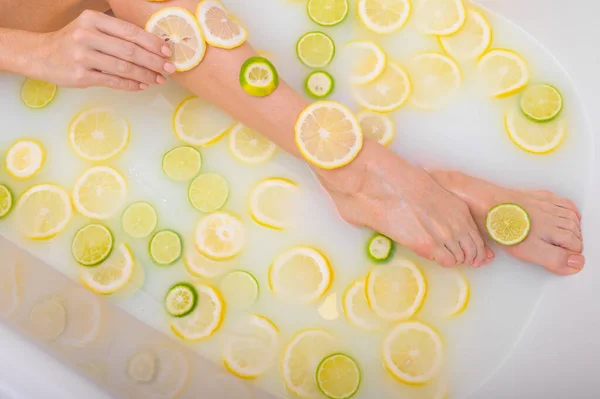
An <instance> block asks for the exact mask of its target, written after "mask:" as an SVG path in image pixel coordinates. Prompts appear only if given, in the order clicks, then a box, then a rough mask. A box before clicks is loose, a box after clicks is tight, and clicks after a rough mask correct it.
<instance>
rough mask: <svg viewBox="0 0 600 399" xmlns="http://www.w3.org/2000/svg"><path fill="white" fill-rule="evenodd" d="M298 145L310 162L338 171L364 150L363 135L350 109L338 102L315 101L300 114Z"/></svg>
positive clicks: (297, 130) (297, 123)
mask: <svg viewBox="0 0 600 399" xmlns="http://www.w3.org/2000/svg"><path fill="white" fill-rule="evenodd" d="M295 132H296V134H295V136H296V145H297V146H298V148H299V149H300V152H301V153H302V155H303V156H304V158H306V160H307V161H309V162H310V163H312V164H314V165H316V166H318V167H320V168H323V169H335V168H340V167H342V166H344V165H347V164H349V163H350V162H352V161H353V160H354V158H356V157H357V156H358V153H359V152H360V150H361V149H362V145H363V135H362V132H361V130H360V125H359V124H358V121H357V120H356V118H355V117H354V115H352V113H351V112H350V110H349V109H348V108H346V107H345V106H344V105H342V104H340V103H338V102H335V101H318V102H315V103H313V104H311V105H309V106H308V107H306V109H304V111H302V113H301V114H300V116H299V117H298V121H297V122H296V127H295Z"/></svg>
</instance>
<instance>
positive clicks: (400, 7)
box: [358, 0, 412, 34]
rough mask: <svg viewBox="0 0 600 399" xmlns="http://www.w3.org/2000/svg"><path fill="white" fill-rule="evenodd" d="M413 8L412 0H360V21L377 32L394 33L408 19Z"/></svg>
mask: <svg viewBox="0 0 600 399" xmlns="http://www.w3.org/2000/svg"><path fill="white" fill-rule="evenodd" d="M411 10H412V3H411V1H410V0H358V17H359V18H360V21H361V22H362V23H363V24H364V25H365V26H366V27H367V28H368V29H370V30H372V31H373V32H375V33H382V34H387V33H392V32H395V31H397V30H399V29H401V28H402V27H403V26H404V25H405V24H406V21H408V17H409V16H410V13H411Z"/></svg>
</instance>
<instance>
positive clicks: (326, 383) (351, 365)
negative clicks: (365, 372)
mask: <svg viewBox="0 0 600 399" xmlns="http://www.w3.org/2000/svg"><path fill="white" fill-rule="evenodd" d="M360 380H361V374H360V369H359V368H358V364H357V363H356V361H355V360H354V359H352V358H351V357H350V356H348V355H344V354H343V353H335V354H333V355H329V356H327V357H326V358H325V359H323V361H322V362H321V364H319V367H318V368H317V384H318V385H319V389H320V390H321V392H323V393H324V394H325V396H327V397H328V398H334V399H348V398H351V397H352V396H354V395H355V394H356V393H357V392H358V388H359V387H360Z"/></svg>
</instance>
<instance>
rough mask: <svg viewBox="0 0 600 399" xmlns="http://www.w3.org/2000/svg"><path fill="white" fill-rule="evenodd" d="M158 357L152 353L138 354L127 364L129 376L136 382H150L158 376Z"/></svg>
mask: <svg viewBox="0 0 600 399" xmlns="http://www.w3.org/2000/svg"><path fill="white" fill-rule="evenodd" d="M156 368H157V367H156V357H155V356H154V355H153V354H152V353H150V352H146V351H143V352H138V353H136V354H135V355H133V356H132V357H131V359H130V360H129V363H128V364H127V376H128V377H129V378H131V379H132V380H134V381H136V382H150V381H152V380H153V379H154V378H155V375H156Z"/></svg>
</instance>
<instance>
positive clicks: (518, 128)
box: [504, 109, 567, 154]
mask: <svg viewBox="0 0 600 399" xmlns="http://www.w3.org/2000/svg"><path fill="white" fill-rule="evenodd" d="M504 121H505V126H506V131H507V133H508V136H509V137H510V139H511V140H512V141H513V143H515V144H516V145H517V146H519V148H521V149H522V150H525V151H527V152H531V153H533V154H547V153H549V152H552V151H554V150H556V149H557V148H558V147H559V146H560V145H561V144H562V142H563V141H564V139H565V136H566V134H567V124H566V121H565V119H562V118H557V119H554V120H552V121H550V122H546V123H538V122H534V121H532V120H530V119H529V118H527V117H526V116H525V115H524V114H523V113H522V112H520V111H519V110H518V109H510V110H508V111H507V113H506V116H505V120H504Z"/></svg>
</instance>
